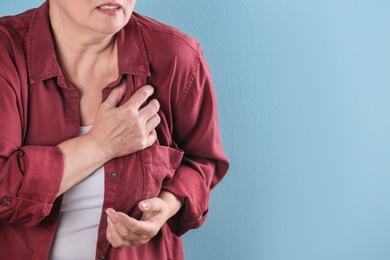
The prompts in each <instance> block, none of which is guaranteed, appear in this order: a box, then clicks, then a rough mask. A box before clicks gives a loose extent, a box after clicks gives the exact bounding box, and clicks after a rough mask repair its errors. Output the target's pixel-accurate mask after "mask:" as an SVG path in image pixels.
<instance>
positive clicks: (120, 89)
mask: <svg viewBox="0 0 390 260" xmlns="http://www.w3.org/2000/svg"><path fill="white" fill-rule="evenodd" d="M125 90H126V81H125V80H123V81H122V82H121V83H120V84H119V85H118V86H117V87H115V88H114V89H113V90H112V91H111V93H110V95H109V96H108V97H107V99H106V101H104V103H103V104H105V105H108V106H110V107H116V106H117V105H118V104H119V102H121V100H122V98H123V96H124V95H125Z"/></svg>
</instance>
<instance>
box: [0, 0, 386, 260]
mask: <svg viewBox="0 0 390 260" xmlns="http://www.w3.org/2000/svg"><path fill="white" fill-rule="evenodd" d="M80 1H81V0H80ZM41 2H42V0H40V1H39V0H35V1H32V0H30V1H23V2H22V1H12V2H10V1H2V2H1V3H0V15H5V14H12V13H17V12H20V11H22V10H24V9H27V8H30V7H33V6H36V5H38V4H40V3H41ZM136 11H138V12H140V13H143V14H146V15H148V16H151V17H153V18H155V19H157V20H160V21H163V22H165V23H169V24H171V25H174V26H176V27H179V28H180V29H182V30H183V31H185V32H186V33H188V34H190V35H192V36H195V37H196V38H197V39H198V40H199V41H200V42H201V43H202V45H203V49H204V51H205V55H206V58H207V60H208V62H209V65H210V67H211V69H212V72H213V76H214V83H215V87H216V91H217V96H218V101H219V113H220V123H221V127H222V134H223V139H224V145H225V149H226V153H227V155H228V156H229V158H230V160H231V169H230V171H229V173H228V175H227V177H226V179H224V181H223V182H222V183H221V184H220V185H219V186H218V187H217V188H216V189H215V190H214V193H213V196H212V199H211V207H210V215H209V218H208V221H207V222H206V224H205V225H204V226H203V227H202V228H201V229H199V230H194V231H192V232H189V233H187V234H186V235H185V236H184V240H185V250H186V259H188V260H215V259H223V260H236V259H237V260H238V259H245V260H258V259H265V260H349V259H353V260H366V259H367V260H368V259H370V260H371V259H375V260H382V259H383V260H387V259H390V246H389V243H390V115H389V111H390V33H389V24H390V15H389V14H390V2H389V1H385V0H382V1H381V0H355V1H347V0H326V1H325V0H323V1H320V0H296V1H291V0H268V1H267V0H246V1H223V0H196V1H195V0H171V1H158V0H153V1H152V0H143V1H141V0H140V1H138V3H137V5H136ZM0 102H1V101H0Z"/></svg>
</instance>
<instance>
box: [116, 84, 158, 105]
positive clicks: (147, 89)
mask: <svg viewBox="0 0 390 260" xmlns="http://www.w3.org/2000/svg"><path fill="white" fill-rule="evenodd" d="M153 93H154V89H153V87H152V86H150V85H145V86H143V87H141V88H139V89H138V90H137V91H136V92H135V93H134V95H132V96H131V97H130V99H129V100H128V101H127V102H126V103H125V104H123V107H135V108H136V109H137V110H138V109H140V107H141V106H142V104H144V103H145V102H146V101H147V100H148V98H149V97H150V96H151V95H153Z"/></svg>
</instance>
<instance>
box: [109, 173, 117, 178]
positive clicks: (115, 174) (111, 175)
mask: <svg viewBox="0 0 390 260" xmlns="http://www.w3.org/2000/svg"><path fill="white" fill-rule="evenodd" d="M109 176H110V178H111V179H114V178H116V177H117V176H118V173H117V172H110V174H109Z"/></svg>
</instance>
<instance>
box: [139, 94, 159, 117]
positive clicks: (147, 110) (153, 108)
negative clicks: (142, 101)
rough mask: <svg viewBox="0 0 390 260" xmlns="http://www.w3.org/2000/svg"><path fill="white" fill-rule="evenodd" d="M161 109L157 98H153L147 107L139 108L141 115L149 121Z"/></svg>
mask: <svg viewBox="0 0 390 260" xmlns="http://www.w3.org/2000/svg"><path fill="white" fill-rule="evenodd" d="M159 110H160V103H159V102H158V101H157V99H153V100H151V101H150V102H149V103H148V104H147V105H146V106H145V107H143V108H141V109H140V110H139V114H140V116H141V117H143V118H145V121H147V120H149V119H150V118H152V117H153V116H155V115H156V114H157V112H158V111H159Z"/></svg>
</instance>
